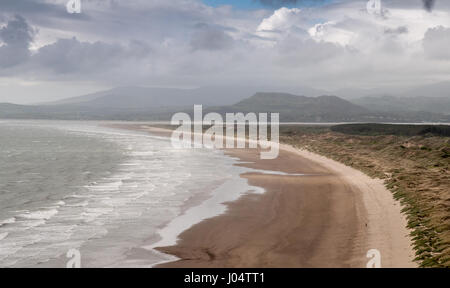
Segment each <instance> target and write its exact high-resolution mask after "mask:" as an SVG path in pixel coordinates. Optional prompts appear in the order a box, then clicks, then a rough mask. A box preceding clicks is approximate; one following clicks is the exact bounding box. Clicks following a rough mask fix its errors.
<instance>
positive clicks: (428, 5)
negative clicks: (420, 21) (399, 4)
mask: <svg viewBox="0 0 450 288" xmlns="http://www.w3.org/2000/svg"><path fill="white" fill-rule="evenodd" d="M422 1H423V6H424V7H425V9H426V10H427V11H431V10H432V9H433V7H434V3H435V2H436V1H435V0H422Z"/></svg>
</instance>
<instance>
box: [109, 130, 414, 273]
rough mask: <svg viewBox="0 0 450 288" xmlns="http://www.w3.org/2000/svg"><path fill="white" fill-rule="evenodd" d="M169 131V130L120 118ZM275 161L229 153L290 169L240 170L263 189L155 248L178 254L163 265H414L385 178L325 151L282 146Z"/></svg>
mask: <svg viewBox="0 0 450 288" xmlns="http://www.w3.org/2000/svg"><path fill="white" fill-rule="evenodd" d="M116 127H117V128H127V129H137V130H142V131H147V132H149V133H153V134H158V135H164V136H168V135H170V132H171V131H169V130H165V129H161V128H151V127H148V126H145V125H119V126H117V125H116ZM280 148H281V151H280V155H279V157H278V158H277V159H275V160H260V158H259V151H258V150H255V149H232V150H226V151H225V152H226V153H227V154H228V155H230V156H232V157H238V158H239V159H240V160H241V161H242V163H241V164H239V165H245V166H246V167H249V168H255V169H262V170H270V171H280V172H286V173H290V174H303V175H298V176H297V175H296V176H291V175H289V176H286V175H278V174H261V173H246V174H242V175H241V177H244V178H245V179H247V180H248V182H249V184H250V185H253V186H259V187H262V188H264V189H265V190H266V193H264V194H261V195H255V194H248V195H246V196H244V197H241V198H240V199H239V200H238V201H234V202H231V203H226V205H227V207H228V210H227V212H226V213H225V214H222V215H220V216H217V217H214V218H211V219H207V220H204V221H202V222H201V223H198V224H196V225H194V226H192V227H191V228H190V229H188V230H186V231H184V232H183V233H182V234H181V235H180V236H179V241H178V244H177V245H176V246H172V247H159V248H158V250H159V251H161V252H164V253H168V254H171V255H174V256H176V257H178V258H180V260H178V261H176V262H171V263H165V264H162V265H159V266H158V267H361V268H363V267H366V263H367V262H368V261H369V260H370V259H368V258H367V257H366V254H367V251H368V250H370V249H377V250H379V251H380V252H381V264H382V267H416V266H417V265H416V264H415V263H414V262H413V261H412V259H413V255H414V252H413V250H412V246H411V239H410V238H409V236H408V234H409V231H408V230H407V229H406V219H405V216H404V215H403V214H402V213H401V206H400V204H399V203H398V202H397V201H395V200H394V199H393V197H392V195H391V192H389V191H388V190H387V189H386V188H385V187H384V185H383V182H382V181H381V180H376V179H371V178H370V177H368V176H366V175H365V174H363V173H362V172H360V171H358V170H355V169H353V168H350V167H347V166H345V165H343V164H341V163H338V162H336V161H333V160H330V159H328V158H325V157H322V156H319V155H317V154H313V153H310V152H308V151H302V150H298V149H295V148H293V147H292V146H288V145H281V147H280Z"/></svg>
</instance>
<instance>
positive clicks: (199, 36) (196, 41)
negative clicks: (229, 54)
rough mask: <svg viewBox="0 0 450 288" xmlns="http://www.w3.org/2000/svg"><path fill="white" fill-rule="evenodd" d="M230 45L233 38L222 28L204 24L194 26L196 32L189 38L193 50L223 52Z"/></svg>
mask: <svg viewBox="0 0 450 288" xmlns="http://www.w3.org/2000/svg"><path fill="white" fill-rule="evenodd" d="M232 45H233V38H231V37H230V36H229V35H228V34H227V33H226V32H225V31H224V29H223V28H220V27H213V26H210V25H208V24H205V23H200V24H197V25H196V31H195V32H194V33H193V35H192V38H191V46H192V48H193V49H194V50H210V51H213V50H224V49H227V48H229V47H231V46H232Z"/></svg>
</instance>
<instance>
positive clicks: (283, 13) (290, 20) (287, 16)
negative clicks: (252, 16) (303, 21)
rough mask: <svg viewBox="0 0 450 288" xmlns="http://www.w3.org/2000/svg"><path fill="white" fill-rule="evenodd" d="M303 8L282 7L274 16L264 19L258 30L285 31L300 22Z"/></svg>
mask: <svg viewBox="0 0 450 288" xmlns="http://www.w3.org/2000/svg"><path fill="white" fill-rule="evenodd" d="M300 13H301V10H300V9H298V8H292V9H289V8H286V7H282V8H280V9H278V10H276V11H275V12H274V13H273V15H272V16H270V17H268V18H265V19H263V20H262V22H261V24H259V26H258V29H257V30H258V31H260V32H264V31H284V30H286V29H289V28H291V27H292V26H295V24H296V23H298V20H299V17H300Z"/></svg>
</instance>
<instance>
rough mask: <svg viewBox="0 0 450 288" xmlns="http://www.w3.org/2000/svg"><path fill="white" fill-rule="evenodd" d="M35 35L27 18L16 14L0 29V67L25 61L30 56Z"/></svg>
mask: <svg viewBox="0 0 450 288" xmlns="http://www.w3.org/2000/svg"><path fill="white" fill-rule="evenodd" d="M34 36H35V31H34V29H33V28H32V27H31V26H29V25H28V23H27V21H26V20H25V18H23V17H22V16H20V15H16V16H14V18H13V19H11V20H10V21H9V22H8V23H7V24H6V26H4V27H3V28H1V29H0V41H1V42H2V43H3V45H2V46H0V67H2V68H8V67H12V66H15V65H18V64H20V63H22V62H25V61H26V60H27V59H28V58H29V56H30V51H29V46H30V44H31V43H32V42H33V38H34Z"/></svg>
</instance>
